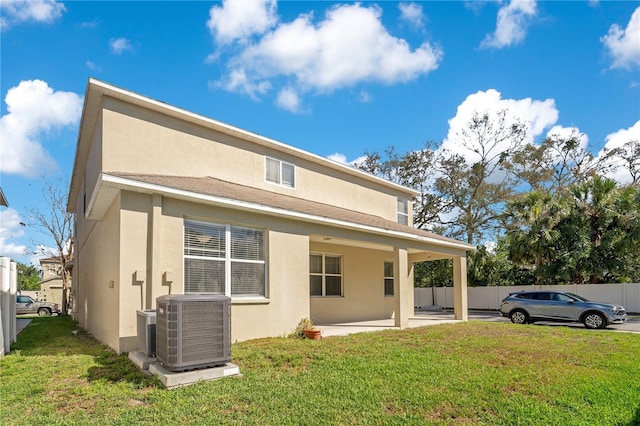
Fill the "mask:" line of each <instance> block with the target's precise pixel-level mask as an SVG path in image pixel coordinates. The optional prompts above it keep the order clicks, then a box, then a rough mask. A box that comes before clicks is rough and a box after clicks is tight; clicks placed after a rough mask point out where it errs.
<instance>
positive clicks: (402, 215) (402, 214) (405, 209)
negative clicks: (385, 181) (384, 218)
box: [398, 198, 409, 225]
mask: <svg viewBox="0 0 640 426" xmlns="http://www.w3.org/2000/svg"><path fill="white" fill-rule="evenodd" d="M398 223H399V224H401V225H408V224H409V200H406V199H404V198H398Z"/></svg>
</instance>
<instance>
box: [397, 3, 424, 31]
mask: <svg viewBox="0 0 640 426" xmlns="http://www.w3.org/2000/svg"><path fill="white" fill-rule="evenodd" d="M398 8H399V9H400V13H401V17H402V19H403V20H405V21H407V22H408V23H409V24H411V26H412V27H414V28H422V27H424V21H423V19H424V14H423V12H422V6H420V5H418V4H416V3H400V4H399V5H398Z"/></svg>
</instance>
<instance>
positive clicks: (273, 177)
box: [265, 157, 296, 188]
mask: <svg viewBox="0 0 640 426" xmlns="http://www.w3.org/2000/svg"><path fill="white" fill-rule="evenodd" d="M265 179H266V181H267V182H271V183H275V184H277V185H282V186H286V187H288V188H294V187H295V185H296V168H295V166H294V165H293V164H289V163H285V162H283V161H280V160H276V159H273V158H269V157H267V158H266V159H265Z"/></svg>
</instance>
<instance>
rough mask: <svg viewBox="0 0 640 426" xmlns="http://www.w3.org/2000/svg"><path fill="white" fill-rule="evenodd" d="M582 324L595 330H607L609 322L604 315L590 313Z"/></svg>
mask: <svg viewBox="0 0 640 426" xmlns="http://www.w3.org/2000/svg"><path fill="white" fill-rule="evenodd" d="M582 323H583V324H584V326H585V327H587V328H591V329H595V328H605V327H606V326H607V320H606V318H605V317H604V315H602V314H600V313H598V312H589V313H588V314H586V315H585V316H584V318H583V319H582Z"/></svg>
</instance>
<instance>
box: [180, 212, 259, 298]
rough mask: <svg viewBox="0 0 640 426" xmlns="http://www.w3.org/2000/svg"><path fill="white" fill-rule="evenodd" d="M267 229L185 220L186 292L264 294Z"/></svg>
mask: <svg viewBox="0 0 640 426" xmlns="http://www.w3.org/2000/svg"><path fill="white" fill-rule="evenodd" d="M265 280H266V278H265V260H264V231H262V230H259V229H251V228H244V227H239V226H232V225H229V224H215V223H207V222H198V221H192V220H185V222H184V292H185V294H187V293H212V294H224V295H227V296H231V297H264V296H265V294H266V292H265Z"/></svg>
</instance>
